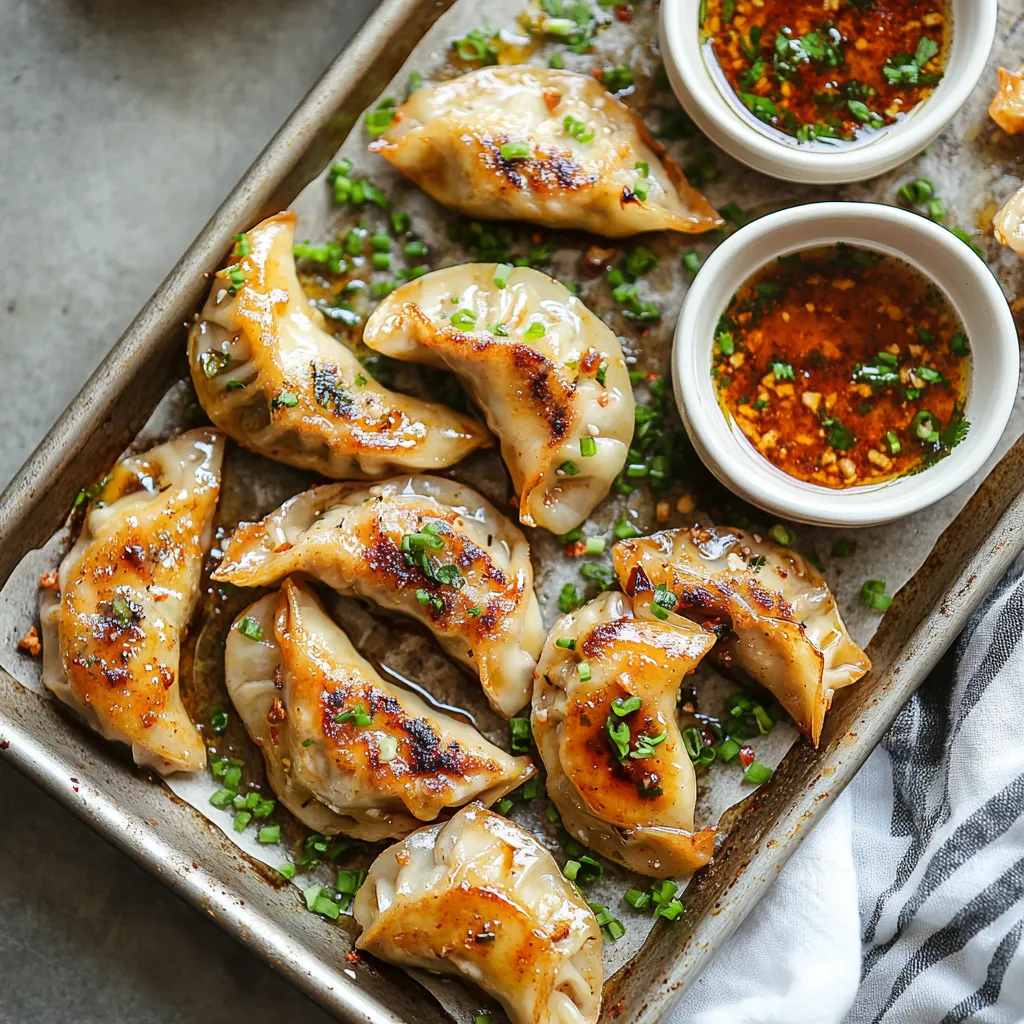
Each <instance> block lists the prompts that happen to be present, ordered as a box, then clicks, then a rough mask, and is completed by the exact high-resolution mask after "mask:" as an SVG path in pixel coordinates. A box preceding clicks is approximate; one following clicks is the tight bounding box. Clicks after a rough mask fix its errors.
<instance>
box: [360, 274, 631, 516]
mask: <svg viewBox="0 0 1024 1024" xmlns="http://www.w3.org/2000/svg"><path fill="white" fill-rule="evenodd" d="M496 282H497V283H496ZM363 341H364V342H365V343H366V345H367V346H368V347H369V348H372V349H374V350H375V351H377V352H380V353H382V354H384V355H387V356H391V357H392V358H394V359H402V360H407V361H410V362H419V363H426V364H428V365H430V366H438V367H444V368H447V369H449V370H451V371H452V372H453V373H455V374H456V375H457V376H458V378H459V380H460V381H461V382H462V384H463V385H464V386H465V387H466V389H467V390H468V391H469V393H470V395H471V397H472V398H473V401H474V402H475V403H476V404H477V405H478V406H479V407H480V409H481V410H482V411H483V412H484V415H485V416H486V417H487V422H488V424H489V426H490V428H491V430H493V431H494V433H495V434H496V435H497V436H498V438H499V439H500V442H501V454H502V458H503V459H504V460H505V464H506V465H507V466H508V469H509V472H510V473H511V475H512V484H513V487H514V488H515V491H516V494H517V495H518V499H519V519H520V521H521V522H522V523H525V524H526V525H527V526H543V527H545V528H547V529H548V530H551V531H552V532H553V533H558V534H561V533H565V532H567V531H568V530H571V529H574V528H575V527H577V526H579V525H580V523H582V522H584V521H585V520H586V518H587V517H588V516H589V515H590V513H591V512H592V511H593V509H594V507H595V506H596V505H597V504H598V503H599V502H600V501H601V500H602V499H603V498H604V497H605V496H606V495H607V494H608V491H609V489H610V488H611V486H612V483H613V482H614V481H615V477H616V476H617V475H618V473H619V472H620V471H621V469H622V467H623V466H624V465H625V462H626V457H627V455H628V452H629V444H630V441H631V440H632V438H633V429H634V400H633V389H632V386H631V385H630V381H629V371H628V369H627V367H626V361H625V359H624V358H623V355H622V348H621V346H620V345H619V339H618V338H617V337H616V336H615V334H614V332H613V331H612V330H611V329H610V328H608V327H607V326H606V325H605V324H604V323H603V322H602V321H601V320H600V319H599V318H598V317H597V316H595V315H594V314H593V313H592V312H591V311H590V310H589V309H587V307H586V306H585V305H584V304H583V303H582V302H581V301H580V300H579V299H578V298H576V296H575V295H573V294H572V293H571V292H570V291H569V290H568V289H567V288H566V287H565V286H564V285H562V284H560V283H559V282H558V281H555V280H554V279H552V278H550V277H548V276H547V275H546V274H542V273H541V272H540V271H539V270H533V269H531V268H529V267H517V268H515V269H513V270H511V271H509V270H508V268H507V267H506V268H504V269H503V270H502V269H499V266H498V265H496V264H493V263H467V264H463V265H462V266H457V267H449V268H447V269H445V270H438V271H435V272H434V273H432V274H426V275H425V276H424V277H421V278H418V279H417V280H415V281H410V282H409V283H408V284H405V285H403V286H402V287H401V288H398V289H397V290H396V291H394V292H392V293H391V294H390V295H389V296H388V297H387V298H386V299H385V300H384V301H383V302H382V303H381V304H380V305H379V306H378V307H377V308H376V309H375V310H374V311H373V313H372V314H371V315H370V317H369V319H368V320H367V322H366V330H365V331H364V333H363Z"/></svg>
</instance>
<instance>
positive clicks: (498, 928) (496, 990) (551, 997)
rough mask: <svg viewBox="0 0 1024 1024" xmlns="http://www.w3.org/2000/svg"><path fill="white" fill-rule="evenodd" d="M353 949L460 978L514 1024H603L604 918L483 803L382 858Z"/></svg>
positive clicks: (362, 905)
mask: <svg viewBox="0 0 1024 1024" xmlns="http://www.w3.org/2000/svg"><path fill="white" fill-rule="evenodd" d="M352 914H353V916H354V917H355V919H356V921H357V922H358V924H359V925H360V927H361V928H362V929H363V931H362V934H361V935H360V936H359V938H358V939H357V940H356V946H357V948H359V949H364V950H366V951H368V952H370V953H373V955H374V956H378V957H380V958H381V959H382V960H387V961H389V962H391V963H394V964H399V965H400V966H402V967H420V968H424V969H426V970H428V971H434V972H436V973H438V974H449V975H452V974H454V975H460V976H462V977H464V978H467V979H468V980H470V981H472V982H474V983H475V984H477V985H479V987H480V988H482V989H483V990H484V991H485V992H487V993H489V994H490V995H492V996H493V997H494V998H495V999H497V1000H498V1001H499V1002H500V1003H501V1005H502V1006H503V1007H504V1009H505V1012H506V1013H507V1014H508V1016H509V1019H510V1020H511V1021H512V1024H594V1022H595V1021H596V1020H597V1017H598V1014H599V1012H600V1009H601V981H602V968H601V936H600V930H599V928H598V925H597V919H596V918H595V917H594V914H593V911H591V909H590V908H589V907H588V906H587V904H586V902H585V901H584V899H583V897H582V896H581V895H580V893H579V891H578V890H577V889H576V887H575V886H574V885H573V884H572V883H571V882H569V881H568V880H567V879H566V878H565V877H563V875H562V872H561V871H560V870H559V867H558V865H557V864H556V863H555V860H554V858H553V857H552V856H551V854H550V853H548V851H547V850H545V849H544V847H543V846H541V844H540V843H539V842H538V841H537V840H536V839H535V838H534V837H533V836H532V835H530V834H529V833H528V832H526V831H524V830H523V829H522V828H520V827H519V826H518V825H515V824H513V823H512V822H511V821H509V820H508V819H507V818H503V817H501V816H500V815H498V814H493V813H492V812H490V811H487V810H484V808H482V807H480V806H479V805H476V804H471V805H470V806H468V807H465V808H463V809H462V810H461V811H459V812H458V814H456V815H455V816H454V817H453V818H452V819H451V821H449V822H447V823H445V824H437V825H431V826H429V827H427V828H424V829H420V830H419V831H418V832H414V833H413V834H412V835H411V836H409V837H408V838H407V839H405V840H404V841H403V842H401V843H397V844H395V845H394V846H392V847H390V848H389V849H387V850H385V851H384V852H383V853H382V854H381V855H380V856H379V857H378V858H377V859H376V860H375V861H374V862H373V864H372V865H371V867H370V870H369V874H368V875H367V878H366V881H365V882H364V883H363V885H362V886H361V887H360V889H359V891H358V892H357V893H356V897H355V902H354V903H353V907H352Z"/></svg>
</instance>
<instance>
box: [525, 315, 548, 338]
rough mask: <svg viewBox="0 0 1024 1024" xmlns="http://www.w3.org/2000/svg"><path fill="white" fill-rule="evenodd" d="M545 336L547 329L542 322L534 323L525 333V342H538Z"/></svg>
mask: <svg viewBox="0 0 1024 1024" xmlns="http://www.w3.org/2000/svg"><path fill="white" fill-rule="evenodd" d="M544 334H545V328H544V325H543V324H542V323H540V321H536V320H535V321H534V322H533V323H532V324H530V326H529V327H527V328H526V330H525V331H523V341H537V340H538V339H540V338H543V337H544Z"/></svg>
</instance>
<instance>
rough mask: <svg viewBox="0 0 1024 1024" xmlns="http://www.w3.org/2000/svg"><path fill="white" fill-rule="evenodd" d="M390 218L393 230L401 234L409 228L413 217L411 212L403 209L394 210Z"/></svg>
mask: <svg viewBox="0 0 1024 1024" xmlns="http://www.w3.org/2000/svg"><path fill="white" fill-rule="evenodd" d="M390 219H391V230H392V231H394V233H395V234H396V235H400V234H402V233H403V232H405V231H408V230H409V224H410V223H411V218H410V217H409V214H407V213H405V212H404V211H402V210H394V211H392V214H391V218H390Z"/></svg>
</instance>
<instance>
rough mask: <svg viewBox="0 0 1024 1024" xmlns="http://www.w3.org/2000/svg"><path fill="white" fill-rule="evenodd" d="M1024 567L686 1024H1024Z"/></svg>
mask: <svg viewBox="0 0 1024 1024" xmlns="http://www.w3.org/2000/svg"><path fill="white" fill-rule="evenodd" d="M1022 703H1024V560H1022V561H1020V562H1018V563H1017V565H1015V566H1014V568H1013V569H1012V570H1011V571H1010V572H1009V573H1008V574H1007V576H1006V577H1005V579H1004V580H1003V581H1002V583H1001V584H1000V586H999V587H998V588H997V589H996V591H995V592H994V593H993V594H992V595H991V596H990V597H989V598H988V600H987V601H986V603H985V605H984V606H983V607H982V608H981V609H980V610H979V611H978V612H977V613H976V614H975V616H974V617H973V618H972V620H971V622H970V624H969V626H968V627H967V629H966V630H965V631H964V633H963V635H962V636H961V637H960V639H959V640H958V641H957V644H956V648H955V652H954V654H953V656H952V657H949V658H947V659H945V660H944V662H943V664H942V665H940V667H939V668H938V669H937V670H936V671H935V672H934V673H933V674H932V676H931V677H930V678H929V679H928V680H927V682H926V683H925V684H924V686H922V688H921V690H920V691H919V692H918V693H917V694H916V695H915V696H914V697H913V698H912V699H911V701H910V702H909V704H908V705H907V706H906V707H905V708H904V709H903V711H902V712H901V713H900V715H899V717H898V718H897V719H896V721H895V723H894V724H893V727H892V729H891V730H890V732H889V734H888V735H887V736H886V738H885V740H884V741H883V742H882V744H881V746H880V747H879V748H878V749H877V750H876V751H875V752H874V753H873V754H872V755H871V757H870V758H869V759H868V761H867V763H866V764H865V765H864V768H863V769H862V770H861V772H860V773H859V774H858V776H857V778H856V779H855V780H854V782H853V783H852V784H851V786H850V787H849V789H848V791H847V793H845V794H843V796H842V797H840V799H839V800H838V801H837V802H836V804H835V806H834V807H833V808H832V810H830V811H829V813H828V814H827V815H826V817H825V819H824V820H823V821H822V822H821V824H820V825H819V826H818V827H817V828H816V829H815V830H814V832H813V833H812V834H811V835H810V836H809V837H808V838H807V840H806V841H805V842H804V844H803V846H802V847H801V848H800V850H798V851H797V853H796V854H794V856H793V857H792V858H791V859H790V861H789V863H788V864H787V865H786V867H785V868H784V869H783V871H782V872H780V874H779V878H778V880H777V882H776V884H775V885H774V886H773V887H772V890H771V891H770V892H769V893H768V894H767V896H766V897H765V898H764V899H763V900H762V901H761V903H760V904H759V905H758V906H757V907H756V908H755V910H754V911H753V913H752V915H751V917H750V918H748V920H747V923H746V924H745V926H744V928H743V929H741V932H740V933H739V934H737V935H736V936H734V937H733V939H732V940H731V941H730V942H729V943H728V944H727V945H726V946H725V948H724V949H723V950H722V952H721V954H720V955H719V957H718V958H716V960H715V961H714V962H713V963H712V965H711V966H710V967H709V968H708V970H707V971H706V972H705V973H704V975H703V976H702V977H701V978H700V979H699V980H698V981H697V983H696V984H695V985H694V986H693V987H692V989H691V990H690V991H689V992H688V993H687V994H686V996H684V998H683V1000H682V1002H681V1003H680V1004H679V1007H678V1008H677V1010H676V1012H675V1013H674V1014H673V1016H672V1022H673V1024H684V1022H685V1024H691V1022H697V1024H725V1022H727V1021H728V1022H729V1024H734V1022H736V1021H743V1022H744V1024H839V1022H842V1021H846V1022H847V1024H883V1022H885V1024H940V1022H941V1024H956V1022H960V1021H977V1022H985V1024H1019V1022H1021V1021H1024V942H1022V939H1024V710H1022Z"/></svg>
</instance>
